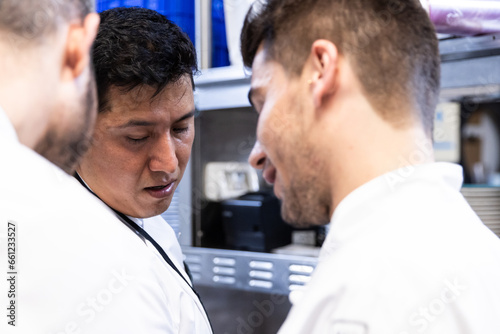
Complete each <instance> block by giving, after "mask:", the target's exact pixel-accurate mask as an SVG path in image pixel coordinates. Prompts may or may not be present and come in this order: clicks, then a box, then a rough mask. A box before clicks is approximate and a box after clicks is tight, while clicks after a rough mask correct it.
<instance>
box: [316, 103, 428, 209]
mask: <svg viewBox="0 0 500 334" xmlns="http://www.w3.org/2000/svg"><path fill="white" fill-rule="evenodd" d="M357 103H358V104H359V101H357ZM349 111H350V112H351V116H352V115H355V112H353V109H350V110H349ZM358 112H359V114H358V115H357V116H353V118H354V119H350V120H349V121H347V122H346V123H344V124H350V126H349V127H346V126H344V127H343V128H344V129H343V130H340V131H337V132H336V133H331V134H330V138H329V139H327V140H329V141H330V142H334V143H335V145H333V146H331V147H332V149H333V151H332V152H330V153H329V154H327V155H326V156H328V157H331V158H330V161H329V166H331V169H330V180H331V183H330V184H331V191H332V192H331V193H332V206H331V208H332V212H331V214H333V210H334V209H335V208H336V207H337V206H338V204H339V203H340V202H341V201H342V200H343V199H344V198H345V197H346V196H347V195H349V193H351V192H352V191H353V190H355V189H356V188H358V187H360V186H361V185H363V184H365V183H366V182H368V181H370V180H372V179H374V178H376V177H378V176H381V175H383V174H385V173H388V172H391V171H394V170H396V169H399V168H402V167H405V166H410V165H419V164H424V163H430V162H433V161H434V154H433V148H432V140H431V138H429V137H428V136H427V135H426V134H425V132H424V130H423V128H422V126H420V123H419V122H418V121H415V122H411V124H405V125H401V126H399V127H395V126H394V125H392V124H391V123H389V122H387V121H385V120H383V119H381V118H380V116H379V114H377V113H376V112H374V111H373V110H370V108H366V109H365V110H364V111H363V110H359V109H358ZM334 152H335V153H334Z"/></svg>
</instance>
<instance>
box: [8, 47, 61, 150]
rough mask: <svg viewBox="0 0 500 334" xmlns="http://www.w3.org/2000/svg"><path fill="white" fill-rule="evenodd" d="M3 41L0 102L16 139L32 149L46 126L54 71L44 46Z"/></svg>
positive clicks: (51, 103)
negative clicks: (16, 44) (41, 47)
mask: <svg viewBox="0 0 500 334" xmlns="http://www.w3.org/2000/svg"><path fill="white" fill-rule="evenodd" d="M6 44H7V43H0V54H2V55H3V56H2V57H1V58H0V73H2V75H1V76H0V105H1V106H2V108H3V109H4V111H5V113H6V115H7V117H8V118H9V120H10V122H11V123H12V125H13V126H14V129H15V130H16V133H17V136H18V138H19V141H20V142H21V143H22V144H24V145H26V146H28V147H29V148H32V149H33V148H34V147H35V146H36V144H37V143H38V141H39V140H40V138H41V137H42V136H43V135H44V133H45V132H46V129H47V127H48V124H49V121H50V119H49V113H48V111H49V110H51V109H50V108H51V106H52V105H53V103H54V99H55V94H54V90H55V89H56V87H57V84H56V81H55V79H57V75H58V74H57V72H56V71H54V70H55V68H54V66H53V63H51V60H49V59H50V58H53V57H52V55H51V54H50V53H49V54H48V55H46V53H43V52H42V51H44V52H45V50H41V49H40V50H39V49H36V48H25V49H22V50H21V51H20V50H17V49H15V48H14V47H11V46H9V45H6ZM40 54H42V55H44V56H40ZM47 58H48V59H47Z"/></svg>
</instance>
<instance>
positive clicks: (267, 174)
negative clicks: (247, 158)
mask: <svg viewBox="0 0 500 334" xmlns="http://www.w3.org/2000/svg"><path fill="white" fill-rule="evenodd" d="M262 176H263V177H264V180H266V182H267V183H269V184H274V182H275V181H276V168H274V167H272V166H270V167H267V166H266V168H264V171H263V172H262Z"/></svg>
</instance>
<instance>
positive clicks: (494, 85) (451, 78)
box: [195, 35, 500, 111]
mask: <svg viewBox="0 0 500 334" xmlns="http://www.w3.org/2000/svg"><path fill="white" fill-rule="evenodd" d="M439 49H440V54H441V60H442V64H441V99H442V100H455V101H460V100H463V99H475V100H492V99H497V98H499V97H500V35H485V36H476V37H463V38H454V39H445V40H442V41H440V42H439ZM250 75H251V73H249V71H248V70H245V69H244V68H243V67H234V66H233V67H222V68H212V69H207V70H203V71H202V72H201V74H200V75H199V76H197V77H196V78H195V84H196V92H195V103H196V107H197V109H198V110H200V111H204V110H221V109H231V108H244V107H250V103H249V102H248V97H247V96H248V90H249V89H250Z"/></svg>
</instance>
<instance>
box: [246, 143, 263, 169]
mask: <svg viewBox="0 0 500 334" xmlns="http://www.w3.org/2000/svg"><path fill="white" fill-rule="evenodd" d="M248 162H249V163H250V165H252V167H253V168H256V169H264V164H265V163H266V154H265V153H264V151H263V150H262V146H261V145H260V142H259V141H258V140H257V141H256V142H255V145H254V146H253V149H252V152H250V157H248Z"/></svg>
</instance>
